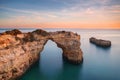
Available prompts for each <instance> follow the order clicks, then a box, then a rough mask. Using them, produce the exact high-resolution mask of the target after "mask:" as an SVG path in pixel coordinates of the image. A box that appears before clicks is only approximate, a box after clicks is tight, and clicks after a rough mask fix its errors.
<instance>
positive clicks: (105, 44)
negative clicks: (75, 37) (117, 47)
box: [89, 37, 111, 47]
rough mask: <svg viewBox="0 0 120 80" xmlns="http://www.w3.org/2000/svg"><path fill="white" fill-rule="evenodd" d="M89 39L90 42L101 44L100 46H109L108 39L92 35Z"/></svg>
mask: <svg viewBox="0 0 120 80" xmlns="http://www.w3.org/2000/svg"><path fill="white" fill-rule="evenodd" d="M89 40H90V42H91V43H93V44H96V45H97V46H101V47H110V46H111V41H108V40H102V39H96V38H94V37H91V38H90V39H89Z"/></svg>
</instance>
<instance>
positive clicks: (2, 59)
mask: <svg viewBox="0 0 120 80" xmlns="http://www.w3.org/2000/svg"><path fill="white" fill-rule="evenodd" d="M48 40H52V41H54V42H55V43H56V44H57V46H58V47H60V48H61V49H62V50H63V53H62V55H63V57H64V58H65V59H67V61H69V62H71V63H74V64H80V63H82V60H83V55H82V51H81V49H80V35H78V34H77V33H73V32H66V31H57V32H47V31H44V30H41V29H38V30H35V31H33V32H28V33H22V32H21V31H19V30H16V29H15V30H12V31H6V32H4V33H1V34H0V80H15V79H17V78H18V77H20V76H21V75H23V74H24V73H25V71H26V70H27V69H28V68H29V67H30V66H31V65H32V64H33V63H35V62H36V61H38V60H39V55H40V52H41V51H42V50H43V48H44V45H45V44H46V42H47V41H48Z"/></svg>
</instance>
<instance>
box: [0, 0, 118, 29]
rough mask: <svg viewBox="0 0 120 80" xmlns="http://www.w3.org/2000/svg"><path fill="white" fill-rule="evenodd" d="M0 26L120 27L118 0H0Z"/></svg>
mask: <svg viewBox="0 0 120 80" xmlns="http://www.w3.org/2000/svg"><path fill="white" fill-rule="evenodd" d="M0 28H82V29H120V0H0Z"/></svg>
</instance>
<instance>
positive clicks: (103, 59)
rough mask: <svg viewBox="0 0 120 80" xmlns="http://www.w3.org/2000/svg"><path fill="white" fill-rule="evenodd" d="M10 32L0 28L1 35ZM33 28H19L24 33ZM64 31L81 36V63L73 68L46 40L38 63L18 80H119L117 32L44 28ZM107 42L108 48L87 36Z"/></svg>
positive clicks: (52, 44)
mask: <svg viewBox="0 0 120 80" xmlns="http://www.w3.org/2000/svg"><path fill="white" fill-rule="evenodd" d="M6 30H9V29H2V28H1V29H0V32H4V31H6ZM33 30H35V29H21V31H23V32H28V31H33ZM45 30H47V31H58V30H67V31H73V32H77V33H78V34H80V35H81V40H80V42H81V49H82V51H83V57H84V61H83V63H82V64H81V65H72V64H69V63H67V62H65V61H63V59H62V50H61V49H60V48H58V47H57V45H56V43H54V42H53V41H51V40H49V41H48V42H47V43H46V45H45V47H44V50H43V51H42V52H41V55H40V60H39V61H38V62H37V63H36V64H35V65H34V66H32V67H31V68H30V69H29V70H28V71H27V72H26V74H24V75H23V76H22V78H21V79H20V80H120V30H81V29H45ZM92 36H93V37H97V38H101V39H106V40H110V41H111V42H112V46H111V47H110V48H107V49H103V48H101V47H97V46H95V45H93V44H91V43H89V38H90V37H92Z"/></svg>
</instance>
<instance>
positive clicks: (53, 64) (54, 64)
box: [39, 40, 63, 77]
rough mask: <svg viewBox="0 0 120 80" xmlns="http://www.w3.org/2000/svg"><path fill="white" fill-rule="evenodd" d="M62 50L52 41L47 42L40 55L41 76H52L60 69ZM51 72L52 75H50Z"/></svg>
mask: <svg viewBox="0 0 120 80" xmlns="http://www.w3.org/2000/svg"><path fill="white" fill-rule="evenodd" d="M62 53H63V51H62V49H61V48H59V47H58V46H57V44H56V43H55V42H53V41H52V40H48V41H47V42H46V44H45V46H44V49H43V50H42V52H41V53H40V59H39V69H40V71H41V73H42V75H46V76H48V77H49V76H50V75H51V76H53V75H57V74H56V73H57V72H59V71H60V69H62V65H63V60H62ZM51 72H52V73H51Z"/></svg>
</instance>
